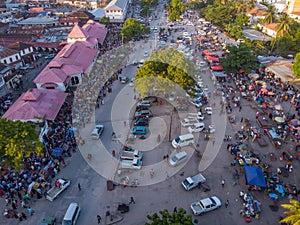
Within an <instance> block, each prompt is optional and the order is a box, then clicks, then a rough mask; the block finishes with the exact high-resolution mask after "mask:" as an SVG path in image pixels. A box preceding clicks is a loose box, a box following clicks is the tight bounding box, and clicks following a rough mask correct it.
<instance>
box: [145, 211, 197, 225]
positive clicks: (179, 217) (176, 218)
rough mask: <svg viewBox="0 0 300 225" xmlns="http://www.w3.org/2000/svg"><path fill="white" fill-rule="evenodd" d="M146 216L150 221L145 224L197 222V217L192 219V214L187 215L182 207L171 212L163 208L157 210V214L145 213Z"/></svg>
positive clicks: (173, 224)
mask: <svg viewBox="0 0 300 225" xmlns="http://www.w3.org/2000/svg"><path fill="white" fill-rule="evenodd" d="M147 218H148V220H150V221H151V222H149V223H146V224H145V225H194V224H197V223H198V220H197V219H195V220H194V221H193V218H192V216H191V215H187V214H186V211H185V210H184V209H182V208H179V209H178V212H173V213H172V214H171V213H170V212H169V211H168V210H166V209H164V210H162V211H159V214H157V213H154V214H153V215H147Z"/></svg>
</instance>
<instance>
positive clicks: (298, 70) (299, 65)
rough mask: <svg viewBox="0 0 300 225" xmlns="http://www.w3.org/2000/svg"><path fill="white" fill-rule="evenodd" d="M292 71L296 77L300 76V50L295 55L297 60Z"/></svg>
mask: <svg viewBox="0 0 300 225" xmlns="http://www.w3.org/2000/svg"><path fill="white" fill-rule="evenodd" d="M292 71H293V73H294V74H295V77H296V78H300V52H298V53H297V55H296V57H295V62H294V64H293V67H292Z"/></svg>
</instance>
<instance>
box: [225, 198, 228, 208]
mask: <svg viewBox="0 0 300 225" xmlns="http://www.w3.org/2000/svg"><path fill="white" fill-rule="evenodd" d="M228 206H229V200H228V199H227V200H226V202H225V208H228Z"/></svg>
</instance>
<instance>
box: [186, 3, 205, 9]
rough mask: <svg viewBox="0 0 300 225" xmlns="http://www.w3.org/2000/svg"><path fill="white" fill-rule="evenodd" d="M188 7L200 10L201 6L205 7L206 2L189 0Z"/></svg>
mask: <svg viewBox="0 0 300 225" xmlns="http://www.w3.org/2000/svg"><path fill="white" fill-rule="evenodd" d="M185 5H186V7H188V8H190V9H192V10H199V9H201V8H204V7H205V5H206V3H205V2H204V1H190V2H187V3H186V4H185Z"/></svg>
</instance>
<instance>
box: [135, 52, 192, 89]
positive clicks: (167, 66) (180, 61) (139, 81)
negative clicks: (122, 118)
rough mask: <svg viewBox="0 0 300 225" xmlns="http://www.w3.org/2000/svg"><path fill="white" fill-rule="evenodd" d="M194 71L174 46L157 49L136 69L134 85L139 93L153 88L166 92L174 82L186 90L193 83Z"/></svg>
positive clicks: (190, 63)
mask: <svg viewBox="0 0 300 225" xmlns="http://www.w3.org/2000/svg"><path fill="white" fill-rule="evenodd" d="M195 72H196V71H195V67H194V65H193V63H192V62H191V61H190V60H188V59H187V58H186V57H185V55H184V54H183V53H180V52H179V51H177V50H176V49H174V48H168V49H167V50H158V51H157V52H156V53H155V54H152V55H151V56H150V59H149V60H147V61H146V62H145V63H144V65H143V66H142V67H141V68H139V70H138V71H137V75H136V81H135V87H136V88H137V90H138V91H139V92H140V93H141V95H144V94H147V93H148V92H149V90H153V88H156V89H160V90H163V91H164V92H165V93H167V92H168V91H169V88H171V87H174V85H175V83H176V84H178V85H179V86H180V87H182V88H183V89H184V90H187V89H188V88H189V87H190V86H193V85H194V84H195V81H194V79H193V77H194V75H195ZM163 80H164V81H163ZM158 86H159V87H158Z"/></svg>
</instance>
